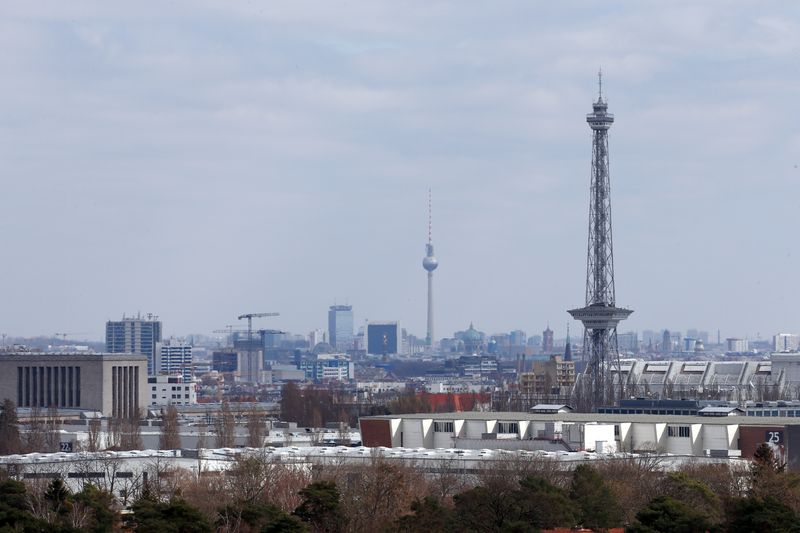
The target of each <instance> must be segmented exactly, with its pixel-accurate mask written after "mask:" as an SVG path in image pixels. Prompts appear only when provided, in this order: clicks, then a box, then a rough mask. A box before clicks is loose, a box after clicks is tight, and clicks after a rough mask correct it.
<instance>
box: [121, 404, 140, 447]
mask: <svg viewBox="0 0 800 533" xmlns="http://www.w3.org/2000/svg"><path fill="white" fill-rule="evenodd" d="M139 419H140V414H139V413H138V412H137V413H134V414H133V416H130V417H128V418H125V419H123V420H122V426H121V429H122V432H121V435H120V443H119V447H120V448H121V449H123V450H141V449H142V429H141V427H140V425H139Z"/></svg>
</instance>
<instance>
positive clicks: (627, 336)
mask: <svg viewBox="0 0 800 533" xmlns="http://www.w3.org/2000/svg"><path fill="white" fill-rule="evenodd" d="M617 348H619V351H620V352H624V353H634V354H635V353H639V334H638V333H636V332H635V331H629V332H627V333H617Z"/></svg>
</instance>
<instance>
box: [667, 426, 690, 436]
mask: <svg viewBox="0 0 800 533" xmlns="http://www.w3.org/2000/svg"><path fill="white" fill-rule="evenodd" d="M667 436H668V437H691V436H692V428H690V427H689V426H667Z"/></svg>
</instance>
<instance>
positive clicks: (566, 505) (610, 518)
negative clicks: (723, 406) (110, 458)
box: [0, 445, 800, 533]
mask: <svg viewBox="0 0 800 533" xmlns="http://www.w3.org/2000/svg"><path fill="white" fill-rule="evenodd" d="M736 465H740V466H736ZM119 467H120V465H117V467H116V468H117V469H118V468H119ZM198 467H200V465H198ZM87 468H90V469H92V470H98V469H102V468H100V467H98V465H87ZM111 470H114V468H111ZM22 477H23V482H21V481H19V480H18V479H12V478H10V477H6V478H5V479H0V531H63V532H68V531H98V532H99V531H117V530H136V531H166V532H170V531H174V532H197V533H203V532H212V531H217V532H221V533H234V532H240V533H249V532H277V531H289V532H293V531H296V532H326V533H349V532H354V533H362V532H363V533H367V532H373V531H387V532H396V533H412V532H426V533H435V532H446V533H450V532H462V531H466V532H501V531H518V532H533V531H541V530H547V529H551V528H556V527H563V528H573V527H585V528H591V529H594V530H597V531H599V530H607V529H610V528H616V527H624V528H625V529H626V531H630V532H634V533H653V532H676V533H677V532H689V533H693V532H697V533H701V532H720V533H722V532H739V531H800V525H798V522H799V520H800V514H799V513H800V476H798V475H797V474H794V473H789V472H787V471H786V469H785V465H783V464H782V463H781V462H780V461H779V460H778V459H777V458H776V457H775V455H774V454H773V453H772V449H771V448H770V447H769V446H767V445H764V446H762V447H761V448H759V450H758V452H757V453H756V457H755V458H754V460H753V462H752V463H751V464H749V465H741V464H740V463H731V464H728V463H719V464H708V463H691V462H690V463H686V464H684V465H682V466H680V467H679V468H677V469H675V470H673V469H670V470H669V471H667V470H666V469H665V468H664V467H663V465H662V464H660V460H659V458H658V457H637V458H628V459H623V460H598V461H593V462H591V463H582V464H580V465H578V466H576V467H574V468H572V467H570V465H569V464H567V463H564V462H560V461H555V460H551V459H545V458H538V457H529V456H519V455H515V454H509V456H508V458H504V459H500V460H496V461H487V463H486V464H485V466H483V467H481V468H478V469H477V470H463V469H461V468H460V467H459V462H458V460H457V459H442V460H440V461H437V462H433V463H426V464H425V465H424V466H423V465H420V464H413V463H411V464H409V463H402V462H398V461H393V460H388V459H387V458H386V457H385V456H383V455H382V454H380V453H378V452H374V453H373V455H372V456H371V457H370V458H369V459H368V460H367V461H366V462H364V463H363V464H350V463H347V462H345V459H341V460H339V459H332V460H331V461H329V462H327V463H324V464H318V465H315V466H314V467H313V468H307V466H306V465H302V464H293V463H290V462H285V461H284V462H280V461H275V460H273V459H272V457H271V456H270V455H269V454H268V453H266V452H251V453H247V454H242V455H239V456H237V457H236V459H235V460H234V461H233V463H232V465H231V467H230V468H229V470H228V471H226V472H225V473H219V472H212V471H204V470H202V468H198V470H196V471H193V472H189V471H186V470H182V469H180V468H177V467H175V466H174V465H172V464H171V463H169V462H160V463H159V464H157V465H155V464H154V465H151V468H150V469H149V475H148V476H142V477H140V478H139V481H138V482H137V483H136V484H135V487H134V485H127V487H129V489H130V493H129V494H127V496H128V497H127V498H126V499H125V500H124V501H122V500H120V498H118V497H116V498H115V497H114V496H112V494H116V493H118V492H120V490H119V488H120V487H119V486H117V487H113V486H100V485H94V484H92V483H90V482H89V481H86V482H84V483H83V484H82V485H81V486H80V487H79V488H80V490H79V491H77V492H75V493H73V492H71V491H70V489H69V488H68V487H67V486H66V485H65V484H64V482H63V480H62V479H59V478H56V479H43V478H41V477H36V478H34V479H24V476H22Z"/></svg>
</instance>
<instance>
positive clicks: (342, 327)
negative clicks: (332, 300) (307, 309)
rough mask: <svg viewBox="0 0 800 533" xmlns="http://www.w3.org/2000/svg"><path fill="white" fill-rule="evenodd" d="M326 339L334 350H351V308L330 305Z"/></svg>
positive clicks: (349, 306) (348, 306)
mask: <svg viewBox="0 0 800 533" xmlns="http://www.w3.org/2000/svg"><path fill="white" fill-rule="evenodd" d="M328 338H329V339H330V341H329V342H330V344H331V346H333V347H334V348H335V349H336V350H338V351H342V352H346V351H347V350H352V349H353V306H352V305H332V306H330V309H328Z"/></svg>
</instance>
